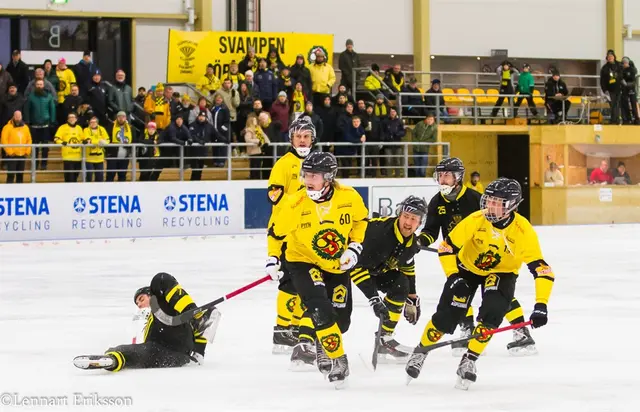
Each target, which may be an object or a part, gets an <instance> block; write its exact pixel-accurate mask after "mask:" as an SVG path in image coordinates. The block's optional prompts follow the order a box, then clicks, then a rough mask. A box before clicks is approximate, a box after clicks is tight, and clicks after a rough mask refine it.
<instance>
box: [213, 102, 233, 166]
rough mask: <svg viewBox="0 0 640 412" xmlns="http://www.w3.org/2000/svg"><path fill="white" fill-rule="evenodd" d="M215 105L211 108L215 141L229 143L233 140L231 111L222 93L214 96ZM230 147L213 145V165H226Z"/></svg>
mask: <svg viewBox="0 0 640 412" xmlns="http://www.w3.org/2000/svg"><path fill="white" fill-rule="evenodd" d="M213 102H214V106H213V107H212V108H211V118H212V119H213V133H214V134H213V136H214V138H213V141H212V142H213V143H224V144H227V145H228V144H229V142H230V141H231V132H230V130H231V113H230V112H229V108H228V107H227V106H226V105H225V104H224V99H223V98H222V95H221V94H219V93H216V94H215V96H214V97H213ZM228 150H229V148H228V147H224V146H214V147H213V157H214V159H213V166H214V167H224V163H225V161H226V158H227V157H228V154H227V151H228Z"/></svg>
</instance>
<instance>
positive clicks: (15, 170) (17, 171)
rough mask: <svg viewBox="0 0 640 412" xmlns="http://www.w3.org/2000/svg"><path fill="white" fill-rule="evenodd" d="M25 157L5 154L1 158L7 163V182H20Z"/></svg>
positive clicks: (22, 177) (22, 175)
mask: <svg viewBox="0 0 640 412" xmlns="http://www.w3.org/2000/svg"><path fill="white" fill-rule="evenodd" d="M25 159H26V157H25V156H6V157H5V158H4V159H3V160H4V161H5V163H6V164H7V183H14V182H15V183H22V181H23V179H24V165H25V163H26V160H25Z"/></svg>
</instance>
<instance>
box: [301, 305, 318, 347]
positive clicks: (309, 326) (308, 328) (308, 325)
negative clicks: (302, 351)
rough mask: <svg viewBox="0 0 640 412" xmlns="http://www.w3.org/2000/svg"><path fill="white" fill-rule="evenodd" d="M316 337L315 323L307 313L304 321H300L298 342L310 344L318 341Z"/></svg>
mask: <svg viewBox="0 0 640 412" xmlns="http://www.w3.org/2000/svg"><path fill="white" fill-rule="evenodd" d="M315 335H316V334H315V331H314V330H313V321H312V320H311V318H310V317H309V316H308V315H307V312H305V313H304V315H303V316H302V319H300V329H299V334H298V340H308V341H309V342H313V341H315V340H316V338H315Z"/></svg>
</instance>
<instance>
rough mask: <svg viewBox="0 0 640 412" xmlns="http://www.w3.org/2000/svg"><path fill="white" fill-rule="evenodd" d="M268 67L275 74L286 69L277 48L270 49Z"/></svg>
mask: <svg viewBox="0 0 640 412" xmlns="http://www.w3.org/2000/svg"><path fill="white" fill-rule="evenodd" d="M267 67H269V68H270V69H271V71H272V72H273V73H274V74H277V73H279V72H280V71H281V70H282V69H284V67H285V65H284V62H283V61H282V59H281V58H280V53H279V52H278V49H276V48H275V47H271V48H270V49H269V54H268V55H267Z"/></svg>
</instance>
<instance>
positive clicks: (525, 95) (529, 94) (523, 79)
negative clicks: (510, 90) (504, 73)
mask: <svg viewBox="0 0 640 412" xmlns="http://www.w3.org/2000/svg"><path fill="white" fill-rule="evenodd" d="M535 85H536V82H535V80H534V79H533V75H532V74H531V66H529V65H528V64H527V63H525V64H524V65H523V66H522V73H520V76H519V77H518V94H519V96H518V98H517V99H516V103H515V109H514V110H513V117H518V108H519V107H520V105H521V104H522V100H524V99H527V104H528V105H529V109H530V110H531V113H532V114H533V115H534V116H537V115H538V110H537V109H536V104H535V103H534V102H533V89H534V87H535Z"/></svg>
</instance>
